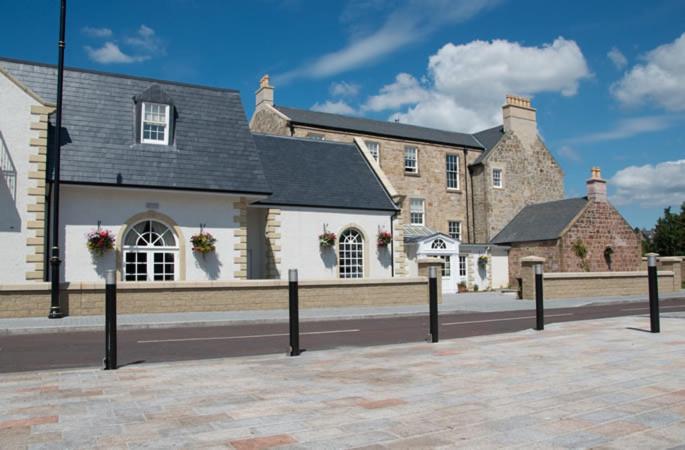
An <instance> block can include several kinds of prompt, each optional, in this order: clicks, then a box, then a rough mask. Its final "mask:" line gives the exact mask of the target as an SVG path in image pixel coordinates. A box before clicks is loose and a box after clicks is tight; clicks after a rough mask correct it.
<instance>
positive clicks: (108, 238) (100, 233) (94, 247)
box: [86, 228, 115, 256]
mask: <svg viewBox="0 0 685 450" xmlns="http://www.w3.org/2000/svg"><path fill="white" fill-rule="evenodd" d="M86 237H87V239H88V240H87V242H86V245H87V246H88V250H90V252H91V253H92V254H94V255H98V256H102V255H104V254H105V252H106V251H109V250H112V249H113V248H114V240H115V238H114V234H113V233H112V232H111V231H110V230H101V229H99V228H98V229H97V230H93V231H91V232H90V233H88V234H87V235H86Z"/></svg>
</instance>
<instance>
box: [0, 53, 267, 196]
mask: <svg viewBox="0 0 685 450" xmlns="http://www.w3.org/2000/svg"><path fill="white" fill-rule="evenodd" d="M0 65H1V66H2V67H3V68H4V69H5V70H7V71H8V72H9V73H10V74H11V75H12V76H14V77H15V78H16V79H18V80H19V81H20V82H21V83H23V84H24V85H26V86H27V87H28V88H29V89H31V90H32V91H34V92H35V93H36V94H37V95H39V96H40V97H41V98H43V99H44V100H46V101H48V102H54V99H55V90H56V87H55V86H56V69H55V67H54V66H51V65H45V64H37V63H29V62H23V61H16V60H8V59H1V58H0ZM154 85H158V86H159V88H160V89H161V90H163V92H164V94H166V95H168V96H169V97H170V98H171V99H172V100H173V102H174V106H175V108H176V115H177V117H176V121H175V131H174V135H175V142H174V143H173V145H170V146H161V145H154V144H139V143H136V139H135V107H134V101H133V97H134V96H136V95H143V94H144V93H145V92H146V91H147V90H148V89H150V88H151V87H153V86H154ZM153 91H154V92H153V94H154V95H157V96H160V95H161V93H160V92H159V91H158V90H157V88H155V89H154V90H153ZM147 94H148V95H149V94H151V92H147ZM62 122H63V127H64V128H65V129H66V133H67V134H68V141H67V142H68V143H66V144H65V145H63V146H62V165H61V169H62V172H61V179H62V180H63V181H65V182H72V183H89V184H123V185H129V186H141V187H156V188H168V189H189V190H201V191H221V192H243V193H248V192H249V193H259V194H268V193H270V192H271V190H270V188H269V186H268V184H267V182H266V178H265V176H264V173H263V169H262V166H261V161H260V159H259V156H258V155H257V151H256V147H255V145H254V141H253V140H252V135H251V134H250V130H249V128H248V125H247V120H246V118H245V112H244V110H243V107H242V104H241V102H240V96H239V94H238V92H237V91H235V90H230V89H218V88H209V87H201V86H193V85H188V84H183V83H174V82H169V81H159V80H151V79H146V78H138V77H131V76H125V75H117V74H107V73H101V72H93V71H87V70H81V69H66V70H65V75H64V98H63V120H62ZM50 136H51V135H50Z"/></svg>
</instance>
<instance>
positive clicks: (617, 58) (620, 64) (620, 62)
mask: <svg viewBox="0 0 685 450" xmlns="http://www.w3.org/2000/svg"><path fill="white" fill-rule="evenodd" d="M607 57H608V58H609V59H610V60H611V62H612V63H614V66H616V68H617V69H618V70H623V68H624V67H625V66H627V65H628V59H627V58H626V56H625V55H624V54H623V53H621V50H619V49H617V48H616V47H613V48H612V49H611V50H609V53H607Z"/></svg>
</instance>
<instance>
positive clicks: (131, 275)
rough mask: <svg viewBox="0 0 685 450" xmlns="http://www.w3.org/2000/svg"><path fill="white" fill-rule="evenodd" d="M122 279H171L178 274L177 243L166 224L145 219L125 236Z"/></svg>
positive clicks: (174, 278)
mask: <svg viewBox="0 0 685 450" xmlns="http://www.w3.org/2000/svg"><path fill="white" fill-rule="evenodd" d="M123 250H124V267H123V274H124V281H174V280H176V278H177V274H178V242H177V240H176V237H175V236H174V233H173V232H172V231H171V229H170V228H169V227H167V226H166V225H164V224H163V223H161V222H157V221H156V220H145V221H143V222H140V223H138V224H136V225H135V226H134V227H132V228H131V229H130V230H129V231H128V232H127V233H126V237H125V238H124V247H123Z"/></svg>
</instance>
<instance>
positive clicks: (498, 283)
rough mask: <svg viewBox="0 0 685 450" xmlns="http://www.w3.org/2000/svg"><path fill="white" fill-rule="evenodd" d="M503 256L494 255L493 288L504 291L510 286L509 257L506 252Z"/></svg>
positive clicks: (492, 261) (492, 260)
mask: <svg viewBox="0 0 685 450" xmlns="http://www.w3.org/2000/svg"><path fill="white" fill-rule="evenodd" d="M500 253H503V254H499V253H495V251H493V254H492V259H491V263H492V288H493V289H502V288H506V287H508V286H509V256H508V254H507V252H506V251H504V252H500Z"/></svg>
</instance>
